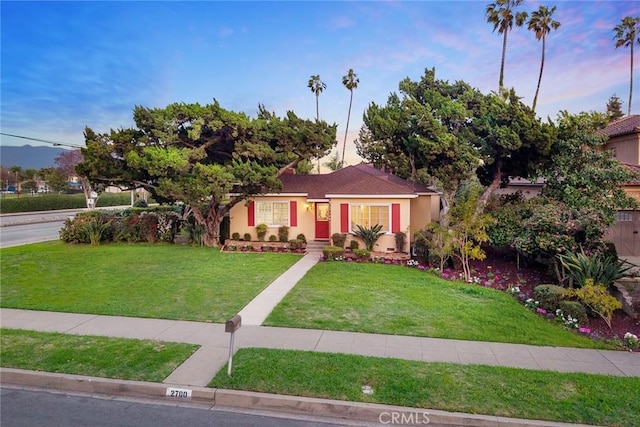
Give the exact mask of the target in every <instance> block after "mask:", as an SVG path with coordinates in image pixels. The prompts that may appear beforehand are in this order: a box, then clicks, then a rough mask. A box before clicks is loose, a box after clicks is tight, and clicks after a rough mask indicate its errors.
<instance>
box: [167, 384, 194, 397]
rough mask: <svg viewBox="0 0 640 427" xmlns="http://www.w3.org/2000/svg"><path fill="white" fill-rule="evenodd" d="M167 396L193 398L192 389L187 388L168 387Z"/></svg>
mask: <svg viewBox="0 0 640 427" xmlns="http://www.w3.org/2000/svg"><path fill="white" fill-rule="evenodd" d="M166 396H167V397H177V398H179V399H191V390H189V389H187V388H173V387H169V388H167V394H166Z"/></svg>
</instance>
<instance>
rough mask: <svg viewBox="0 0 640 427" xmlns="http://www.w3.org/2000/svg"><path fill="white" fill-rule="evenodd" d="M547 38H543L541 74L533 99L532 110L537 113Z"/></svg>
mask: <svg viewBox="0 0 640 427" xmlns="http://www.w3.org/2000/svg"><path fill="white" fill-rule="evenodd" d="M546 40H547V39H546V37H542V61H540V74H539V75H538V86H537V87H536V95H535V96H534V97H533V106H532V107H531V109H532V110H533V112H535V111H536V103H537V102H538V93H539V92H540V82H541V81H542V70H543V69H544V50H545V44H546Z"/></svg>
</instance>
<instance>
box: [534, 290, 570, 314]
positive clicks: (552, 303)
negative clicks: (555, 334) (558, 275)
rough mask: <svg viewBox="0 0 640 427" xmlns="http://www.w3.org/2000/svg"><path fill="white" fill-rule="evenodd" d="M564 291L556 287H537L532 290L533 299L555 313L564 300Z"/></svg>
mask: <svg viewBox="0 0 640 427" xmlns="http://www.w3.org/2000/svg"><path fill="white" fill-rule="evenodd" d="M565 291H566V289H565V288H563V287H562V286H557V285H538V286H536V287H535V288H534V289H533V295H534V298H535V299H536V300H537V301H539V302H540V305H541V306H542V307H544V308H546V309H548V310H552V311H555V310H557V309H558V308H560V303H561V302H562V300H563V299H564V298H565Z"/></svg>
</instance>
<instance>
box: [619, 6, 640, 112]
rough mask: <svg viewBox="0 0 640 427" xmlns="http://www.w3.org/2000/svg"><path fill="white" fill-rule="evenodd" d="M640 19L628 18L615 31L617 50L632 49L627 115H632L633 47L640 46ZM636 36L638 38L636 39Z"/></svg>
mask: <svg viewBox="0 0 640 427" xmlns="http://www.w3.org/2000/svg"><path fill="white" fill-rule="evenodd" d="M638 27H640V17H632V16H627V17H625V18H623V19H622V22H621V23H620V24H618V25H616V26H615V27H614V29H613V31H615V33H616V35H615V37H614V38H613V39H614V40H615V41H616V49H617V48H619V47H621V46H622V47H627V46H630V47H631V73H630V77H629V105H628V106H627V115H628V116H630V115H631V94H632V93H633V45H634V44H636V41H637V42H638V44H640V28H638ZM636 36H638V38H637V39H636Z"/></svg>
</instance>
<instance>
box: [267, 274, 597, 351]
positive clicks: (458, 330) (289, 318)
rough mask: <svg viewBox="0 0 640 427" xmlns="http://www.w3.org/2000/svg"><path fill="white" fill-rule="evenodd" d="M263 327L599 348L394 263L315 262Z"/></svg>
mask: <svg viewBox="0 0 640 427" xmlns="http://www.w3.org/2000/svg"><path fill="white" fill-rule="evenodd" d="M265 324H266V325H269V326H286V327H297V328H311V329H329V330H337V331H355V332H370V333H380V334H394V335H414V336H425V337H438V338H455V339H461V340H474V341H493V342H506V343H520V344H532V345H552V346H567V347H596V348H602V347H603V346H604V345H603V344H602V343H599V342H596V341H593V340H591V339H588V338H585V337H582V336H579V335H578V334H576V333H574V332H570V331H568V330H565V329H564V328H562V327H560V326H559V325H557V324H555V323H552V322H550V321H547V320H545V319H541V318H540V317H539V316H537V315H535V314H534V313H532V312H530V311H529V310H527V309H525V308H524V307H523V306H522V305H520V304H519V303H518V302H517V301H516V300H515V299H514V298H513V297H511V296H509V295H507V294H505V293H504V292H500V291H496V290H494V289H489V288H484V287H481V286H478V285H466V284H463V283H458V282H450V281H447V280H443V279H440V278H439V277H436V276H434V275H432V274H429V273H425V272H422V271H420V270H417V269H411V268H407V267H400V266H390V265H382V264H357V263H341V262H324V263H319V264H317V265H316V266H314V267H313V268H312V269H311V271H309V273H307V275H306V276H305V277H304V278H303V279H302V280H301V281H300V282H299V283H298V284H297V285H296V287H295V288H294V289H293V290H292V291H291V292H290V293H289V294H288V295H287V296H286V297H285V298H284V300H283V301H282V302H281V303H280V304H279V305H278V306H277V307H276V308H275V310H274V311H273V312H272V313H271V315H269V317H268V318H267V320H266V322H265Z"/></svg>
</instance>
